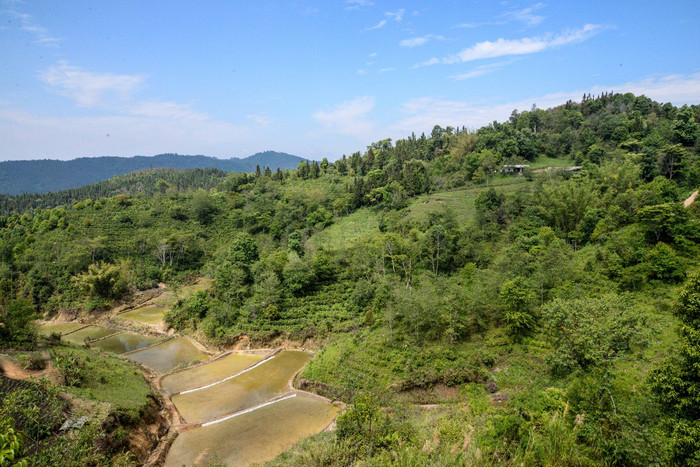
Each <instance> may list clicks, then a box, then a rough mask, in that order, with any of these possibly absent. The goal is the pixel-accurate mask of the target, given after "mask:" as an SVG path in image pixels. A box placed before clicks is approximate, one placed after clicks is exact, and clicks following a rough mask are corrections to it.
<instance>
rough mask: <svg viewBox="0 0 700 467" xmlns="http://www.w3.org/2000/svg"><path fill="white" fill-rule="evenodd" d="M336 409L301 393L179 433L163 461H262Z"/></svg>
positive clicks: (310, 430)
mask: <svg viewBox="0 0 700 467" xmlns="http://www.w3.org/2000/svg"><path fill="white" fill-rule="evenodd" d="M262 366H264V365H262ZM336 412H337V409H336V408H335V407H333V406H332V405H330V404H327V403H325V402H323V401H320V400H318V399H314V398H312V397H310V396H305V395H303V394H300V395H298V396H297V397H294V398H291V399H285V400H282V401H280V402H276V403H274V404H271V405H268V406H265V407H262V408H259V409H257V410H254V411H252V412H249V413H246V414H243V415H240V416H237V417H234V418H231V419H229V420H226V421H222V422H220V423H216V424H213V425H209V426H205V427H200V428H195V429H194V430H190V431H186V432H184V433H180V435H179V436H178V437H177V439H176V440H175V442H174V443H173V445H172V447H171V448H170V452H169V453H168V457H167V458H166V460H165V465H166V466H181V465H192V464H197V465H206V464H207V463H209V462H216V463H224V464H226V465H248V464H250V463H252V462H265V461H268V460H270V459H272V458H273V457H275V456H276V455H278V454H280V453H282V452H284V451H286V450H287V449H289V448H291V447H292V446H293V445H294V444H295V443H297V442H298V441H299V440H301V439H302V438H305V437H307V436H310V435H312V434H314V433H318V432H319V431H321V430H322V429H323V428H324V427H326V426H327V425H328V424H329V423H330V422H331V420H333V417H334V416H335V414H336Z"/></svg>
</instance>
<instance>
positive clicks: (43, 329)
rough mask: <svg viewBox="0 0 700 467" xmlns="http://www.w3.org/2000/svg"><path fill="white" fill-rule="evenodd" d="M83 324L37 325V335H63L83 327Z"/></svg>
mask: <svg viewBox="0 0 700 467" xmlns="http://www.w3.org/2000/svg"><path fill="white" fill-rule="evenodd" d="M84 326H85V325H84V324H80V323H46V324H40V325H39V334H41V335H44V336H48V335H51V333H54V332H57V333H58V334H65V333H67V332H71V331H75V330H76V329H80V328H82V327H84Z"/></svg>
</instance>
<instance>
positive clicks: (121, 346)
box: [93, 332, 162, 353]
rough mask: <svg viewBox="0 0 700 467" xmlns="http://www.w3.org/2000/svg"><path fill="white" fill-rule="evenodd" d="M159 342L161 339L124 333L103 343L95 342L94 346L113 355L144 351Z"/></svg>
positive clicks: (104, 340) (102, 341)
mask: <svg viewBox="0 0 700 467" xmlns="http://www.w3.org/2000/svg"><path fill="white" fill-rule="evenodd" d="M159 340H162V338H160V337H152V336H142V335H140V334H133V333H130V332H128V333H122V334H117V335H116V336H112V337H108V338H107V339H103V340H101V341H98V342H95V343H94V344H93V345H94V346H95V347H99V348H101V349H102V350H104V351H106V352H112V353H124V352H131V351H133V350H138V349H143V348H144V347H148V346H149V345H153V344H155V343H156V342H158V341H159Z"/></svg>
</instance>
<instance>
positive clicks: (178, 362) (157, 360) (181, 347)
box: [129, 337, 210, 373]
mask: <svg viewBox="0 0 700 467" xmlns="http://www.w3.org/2000/svg"><path fill="white" fill-rule="evenodd" d="M129 358H131V359H133V360H136V361H137V362H139V363H141V364H143V365H145V366H147V367H149V368H152V369H154V370H155V371H158V372H160V373H167V372H168V371H170V370H172V369H174V368H176V367H178V366H189V365H192V364H195V363H199V362H203V361H206V360H209V358H210V357H209V355H207V354H205V353H204V352H202V351H201V350H199V349H198V348H197V347H196V346H195V345H194V344H192V342H190V341H189V339H186V338H184V337H176V338H174V339H170V340H168V341H166V342H163V343H162V344H158V345H155V346H152V347H148V348H146V349H144V350H138V351H136V352H134V353H130V354H129Z"/></svg>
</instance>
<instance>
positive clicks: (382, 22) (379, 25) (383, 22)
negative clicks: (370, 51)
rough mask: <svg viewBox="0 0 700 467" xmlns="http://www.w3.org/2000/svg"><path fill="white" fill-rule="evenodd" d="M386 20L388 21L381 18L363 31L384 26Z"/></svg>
mask: <svg viewBox="0 0 700 467" xmlns="http://www.w3.org/2000/svg"><path fill="white" fill-rule="evenodd" d="M388 22H389V20H388V19H383V20H381V21H380V22H378V23H377V24H375V25H374V26H370V27H368V28H366V29H365V31H374V30H375V29H380V28H383V27H384V26H386V23H388Z"/></svg>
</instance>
